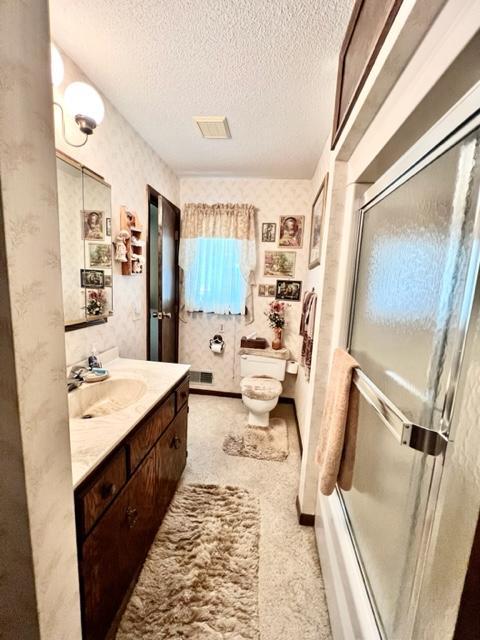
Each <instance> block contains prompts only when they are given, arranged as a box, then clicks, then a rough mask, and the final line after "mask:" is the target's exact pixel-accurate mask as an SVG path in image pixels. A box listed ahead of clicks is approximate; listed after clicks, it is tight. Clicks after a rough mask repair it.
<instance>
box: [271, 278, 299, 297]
mask: <svg viewBox="0 0 480 640" xmlns="http://www.w3.org/2000/svg"><path fill="white" fill-rule="evenodd" d="M301 293H302V281H301V280H277V287H276V292H275V298H276V299H277V300H290V301H291V302H298V301H299V300H300V296H301Z"/></svg>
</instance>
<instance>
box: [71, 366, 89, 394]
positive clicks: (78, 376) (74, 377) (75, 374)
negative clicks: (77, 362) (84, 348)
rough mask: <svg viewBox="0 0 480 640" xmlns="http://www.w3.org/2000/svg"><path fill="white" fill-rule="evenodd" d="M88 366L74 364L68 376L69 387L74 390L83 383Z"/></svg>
mask: <svg viewBox="0 0 480 640" xmlns="http://www.w3.org/2000/svg"><path fill="white" fill-rule="evenodd" d="M87 371H88V369H87V367H82V366H74V367H72V368H71V369H70V373H69V375H68V378H67V389H68V391H69V392H70V391H73V390H74V389H78V387H79V386H80V385H81V384H83V376H84V374H85V373H87Z"/></svg>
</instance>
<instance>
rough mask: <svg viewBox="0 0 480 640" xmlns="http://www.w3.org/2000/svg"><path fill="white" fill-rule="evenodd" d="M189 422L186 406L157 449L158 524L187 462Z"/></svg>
mask: <svg viewBox="0 0 480 640" xmlns="http://www.w3.org/2000/svg"><path fill="white" fill-rule="evenodd" d="M187 421H188V407H187V405H185V406H184V407H183V409H182V410H181V411H180V412H179V413H178V414H177V417H176V418H175V420H174V421H173V422H172V424H171V425H170V427H169V428H168V429H167V431H166V432H165V433H164V434H163V436H162V437H161V438H160V440H159V441H158V443H157V445H156V447H155V465H156V476H157V512H156V518H157V522H159V521H160V520H161V519H162V518H163V516H164V514H165V512H166V510H167V507H168V505H169V503H170V500H171V499H172V497H173V494H174V493H175V489H176V488H177V484H178V481H179V480H180V477H181V475H182V473H183V470H184V468H185V464H186V462H187Z"/></svg>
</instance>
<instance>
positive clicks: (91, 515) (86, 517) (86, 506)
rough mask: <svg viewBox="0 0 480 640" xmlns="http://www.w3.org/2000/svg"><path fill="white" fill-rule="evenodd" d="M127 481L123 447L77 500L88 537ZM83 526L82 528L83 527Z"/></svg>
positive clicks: (84, 533) (83, 532) (84, 532)
mask: <svg viewBox="0 0 480 640" xmlns="http://www.w3.org/2000/svg"><path fill="white" fill-rule="evenodd" d="M126 480H127V457H126V452H125V448H124V447H122V448H121V449H120V450H119V451H118V453H116V454H115V456H114V457H113V458H111V460H109V461H108V462H107V463H106V465H105V466H104V467H103V468H102V469H101V471H100V472H99V473H98V475H97V476H96V477H95V479H94V480H93V484H91V485H90V486H89V487H88V489H86V490H85V491H83V492H82V493H81V494H80V496H79V497H78V498H77V502H78V506H79V509H80V513H81V523H82V525H83V530H82V531H81V533H82V534H83V535H86V534H87V533H88V532H89V531H90V529H91V528H92V527H93V525H94V524H95V522H96V521H97V520H98V518H99V517H100V516H101V515H102V513H103V512H104V511H105V509H106V508H107V507H108V505H109V504H110V503H111V502H112V500H113V499H114V498H115V496H116V495H117V493H118V492H119V491H120V489H121V488H122V487H123V485H124V484H125V482H126ZM82 525H81V526H82Z"/></svg>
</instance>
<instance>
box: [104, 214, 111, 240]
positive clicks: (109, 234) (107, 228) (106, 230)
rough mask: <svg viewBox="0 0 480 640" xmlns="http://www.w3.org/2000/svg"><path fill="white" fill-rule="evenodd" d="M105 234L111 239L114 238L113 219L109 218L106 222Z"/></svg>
mask: <svg viewBox="0 0 480 640" xmlns="http://www.w3.org/2000/svg"><path fill="white" fill-rule="evenodd" d="M105 234H106V235H107V236H109V237H111V236H112V219H111V218H107V219H106V220H105Z"/></svg>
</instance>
